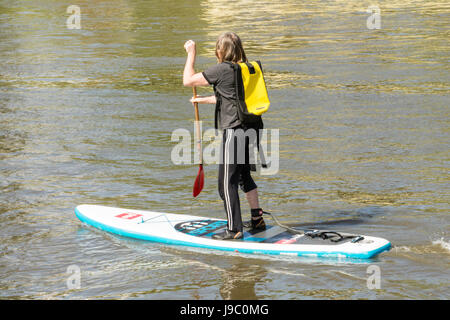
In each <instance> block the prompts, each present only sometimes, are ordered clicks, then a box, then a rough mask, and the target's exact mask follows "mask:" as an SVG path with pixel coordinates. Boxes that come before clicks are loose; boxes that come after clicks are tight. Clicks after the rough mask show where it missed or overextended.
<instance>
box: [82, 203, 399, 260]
mask: <svg viewBox="0 0 450 320" xmlns="http://www.w3.org/2000/svg"><path fill="white" fill-rule="evenodd" d="M75 214H76V216H77V217H78V218H79V219H80V220H81V221H82V222H84V223H86V224H88V225H91V226H93V227H95V228H98V229H101V230H104V231H107V232H111V233H114V234H117V235H120V236H124V237H130V238H135V239H141V240H146V241H153V242H159V243H164V244H169V245H182V246H190V247H198V248H206V249H212V250H226V251H234V252H240V253H247V254H271V255H294V256H313V257H336V258H344V257H345V258H356V259H369V258H373V257H375V256H377V255H378V254H380V253H381V252H383V251H388V250H389V249H390V248H391V243H390V242H389V241H388V240H386V239H382V238H377V237H371V236H365V235H354V234H348V233H341V232H336V231H331V230H313V229H307V230H302V231H303V232H304V234H293V233H291V232H288V231H287V230H286V229H284V228H282V227H279V226H270V225H267V229H266V230H264V231H258V232H255V231H252V230H244V231H245V232H244V239H242V240H215V239H212V238H211V237H212V235H213V234H215V233H219V232H221V231H223V230H224V228H226V224H227V222H226V220H220V219H213V218H207V217H198V216H191V215H184V214H170V213H162V212H153V211H142V210H131V209H122V208H112V207H105V206H98V205H79V206H77V207H76V208H75ZM266 224H267V219H266Z"/></svg>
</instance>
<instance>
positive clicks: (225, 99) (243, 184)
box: [183, 32, 266, 240]
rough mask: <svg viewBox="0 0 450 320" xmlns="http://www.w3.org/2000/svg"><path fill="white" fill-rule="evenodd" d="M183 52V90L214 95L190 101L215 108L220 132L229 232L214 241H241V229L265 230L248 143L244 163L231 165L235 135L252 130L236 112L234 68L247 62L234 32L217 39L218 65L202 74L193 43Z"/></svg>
mask: <svg viewBox="0 0 450 320" xmlns="http://www.w3.org/2000/svg"><path fill="white" fill-rule="evenodd" d="M184 48H185V49H186V52H187V60H186V65H185V67H184V73H183V84H184V86H189V87H196V86H209V85H212V86H214V95H211V96H206V97H194V98H192V99H191V100H190V101H191V102H192V103H195V102H197V103H200V104H213V105H216V112H217V113H216V117H217V118H216V124H217V122H218V127H220V129H222V130H223V139H222V146H221V159H220V160H221V161H220V163H219V179H218V180H219V195H220V197H221V198H222V200H223V201H224V207H225V212H226V215H227V221H228V224H227V226H228V228H227V229H226V230H225V231H224V232H223V233H220V234H215V235H214V236H213V237H214V238H215V239H220V240H229V239H242V238H243V227H244V226H245V227H250V228H252V229H257V230H265V228H266V225H265V222H264V219H263V217H262V214H263V210H262V209H261V208H260V206H259V200H258V189H257V186H256V184H255V182H254V181H253V178H252V176H251V166H250V163H249V161H248V158H249V157H248V152H249V151H248V143H245V142H244V145H245V159H246V160H245V161H244V162H240V161H233V160H234V159H236V153H237V149H236V146H237V145H238V143H236V140H235V139H239V135H238V134H237V132H242V131H244V132H246V131H247V130H248V129H252V128H249V126H248V125H247V124H244V123H242V121H241V120H239V116H238V111H237V108H236V105H237V103H238V101H237V97H236V90H235V88H236V83H235V82H236V78H235V73H234V69H233V64H237V63H241V62H248V60H247V57H246V55H245V52H244V48H243V46H242V42H241V39H240V38H239V37H238V35H237V34H235V33H233V32H226V33H223V34H222V35H220V36H219V38H218V40H217V42H216V50H215V54H216V57H217V60H218V63H217V64H216V65H213V66H211V67H209V68H208V69H206V70H205V71H204V72H199V73H195V70H194V64H195V56H196V47H195V42H194V41H192V40H189V41H187V42H186V43H185V44H184ZM217 120H218V121H217ZM261 128H262V120H261V121H260V123H256V124H255V125H254V126H253V129H261ZM237 130H239V131H237ZM244 139H245V135H244ZM233 142H235V143H233ZM233 155H234V157H233ZM233 158H234V159H233ZM239 186H240V188H241V189H242V190H243V191H244V193H245V195H246V198H247V201H248V203H249V205H250V209H251V217H252V218H251V221H250V222H248V223H243V222H242V216H241V207H240V202H239V194H238V191H239Z"/></svg>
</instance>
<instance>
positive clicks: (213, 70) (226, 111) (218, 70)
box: [202, 62, 241, 129]
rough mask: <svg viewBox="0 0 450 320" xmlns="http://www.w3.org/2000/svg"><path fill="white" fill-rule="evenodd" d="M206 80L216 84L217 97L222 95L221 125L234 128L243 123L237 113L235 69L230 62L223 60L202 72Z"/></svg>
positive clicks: (221, 127)
mask: <svg viewBox="0 0 450 320" xmlns="http://www.w3.org/2000/svg"><path fill="white" fill-rule="evenodd" d="M202 74H203V76H204V77H205V79H206V81H208V83H209V84H211V85H213V86H214V92H215V93H216V97H217V96H219V97H220V112H219V121H218V122H219V127H220V129H228V128H234V127H236V126H238V125H240V124H241V121H240V120H239V118H238V114H237V97H236V91H235V79H234V69H233V66H232V65H231V64H230V63H226V62H222V63H219V64H216V65H213V66H211V67H209V68H208V69H206V70H205V71H204V72H202Z"/></svg>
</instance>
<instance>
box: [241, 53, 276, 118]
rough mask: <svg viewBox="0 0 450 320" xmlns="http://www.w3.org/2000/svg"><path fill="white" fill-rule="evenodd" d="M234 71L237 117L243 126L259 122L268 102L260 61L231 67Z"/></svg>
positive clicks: (267, 106) (267, 107)
mask: <svg viewBox="0 0 450 320" xmlns="http://www.w3.org/2000/svg"><path fill="white" fill-rule="evenodd" d="M233 67H234V71H235V83H236V95H237V100H238V108H237V109H238V116H239V120H241V122H242V123H243V124H251V123H255V122H258V121H261V115H262V114H263V113H264V112H266V111H267V110H268V109H269V106H270V101H269V95H268V93H267V88H266V83H265V81H264V76H263V72H262V67H261V62H260V61H251V62H242V63H237V64H234V65H233Z"/></svg>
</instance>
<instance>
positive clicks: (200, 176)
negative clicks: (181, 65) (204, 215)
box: [192, 87, 205, 197]
mask: <svg viewBox="0 0 450 320" xmlns="http://www.w3.org/2000/svg"><path fill="white" fill-rule="evenodd" d="M192 91H193V93H194V98H196V97H197V88H196V87H193V88H192ZM194 108H195V126H196V131H197V148H198V154H199V159H200V162H199V168H198V173H197V178H195V182H194V188H193V190H192V195H193V196H194V197H196V196H198V194H199V193H200V192H201V191H202V189H203V184H204V182H205V174H204V172H203V153H202V133H201V132H200V117H199V115H198V103H197V102H194Z"/></svg>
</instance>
